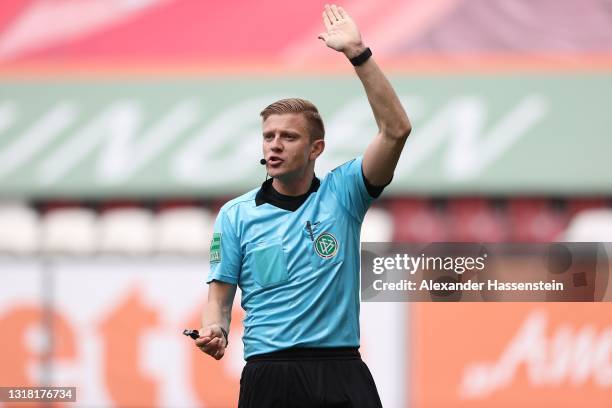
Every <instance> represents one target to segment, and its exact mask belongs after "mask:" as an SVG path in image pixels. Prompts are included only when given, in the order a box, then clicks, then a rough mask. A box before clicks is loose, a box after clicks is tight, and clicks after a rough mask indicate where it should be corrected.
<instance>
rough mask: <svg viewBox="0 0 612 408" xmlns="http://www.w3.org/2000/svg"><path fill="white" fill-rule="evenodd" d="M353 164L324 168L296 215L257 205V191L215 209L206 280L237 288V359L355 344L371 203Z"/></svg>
mask: <svg viewBox="0 0 612 408" xmlns="http://www.w3.org/2000/svg"><path fill="white" fill-rule="evenodd" d="M361 163H362V157H358V158H356V159H353V160H351V161H349V162H347V163H345V164H343V165H341V166H339V167H337V168H336V169H334V170H332V171H331V172H330V173H329V174H327V176H326V177H325V178H324V179H323V181H322V182H321V184H320V186H319V189H318V190H317V191H316V192H313V193H312V194H310V196H309V197H308V199H307V200H306V201H305V202H304V203H303V204H302V205H301V206H300V207H299V208H298V209H297V210H296V211H288V210H283V209H281V208H278V207H275V206H273V205H271V204H269V203H263V204H260V205H257V203H256V195H257V192H258V190H259V189H255V190H252V191H250V192H248V193H247V194H244V195H242V196H240V197H238V198H236V199H233V200H231V201H229V202H228V203H226V204H225V205H224V206H223V207H222V208H221V210H220V212H219V214H218V216H217V220H216V223H215V229H214V234H213V241H212V244H211V270H210V274H209V276H208V280H207V282H208V283H210V282H211V281H213V280H217V281H221V282H227V283H231V284H237V285H239V286H240V289H241V290H242V301H241V303H242V307H243V309H244V310H245V311H246V317H245V319H244V337H243V342H244V355H245V358H248V357H250V356H253V355H256V354H262V353H270V352H274V351H278V350H282V349H287V348H290V347H358V346H359V249H360V248H359V235H360V230H361V224H362V222H363V218H364V216H365V213H366V211H367V209H368V207H369V206H370V204H371V202H372V201H373V198H372V197H370V195H369V193H368V191H367V189H366V186H365V183H364V178H363V173H362V168H361Z"/></svg>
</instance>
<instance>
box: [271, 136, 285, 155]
mask: <svg viewBox="0 0 612 408" xmlns="http://www.w3.org/2000/svg"><path fill="white" fill-rule="evenodd" d="M270 149H271V150H272V151H274V152H280V151H282V150H283V143H282V140H281V138H280V135H276V136H274V138H273V139H272V140H271V141H270Z"/></svg>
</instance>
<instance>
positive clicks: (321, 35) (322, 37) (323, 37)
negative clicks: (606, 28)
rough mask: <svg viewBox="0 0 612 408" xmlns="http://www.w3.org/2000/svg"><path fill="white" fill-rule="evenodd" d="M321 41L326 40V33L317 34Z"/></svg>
mask: <svg viewBox="0 0 612 408" xmlns="http://www.w3.org/2000/svg"><path fill="white" fill-rule="evenodd" d="M317 38H319V39H321V40H323V41H327V33H321V34H319V36H318V37H317Z"/></svg>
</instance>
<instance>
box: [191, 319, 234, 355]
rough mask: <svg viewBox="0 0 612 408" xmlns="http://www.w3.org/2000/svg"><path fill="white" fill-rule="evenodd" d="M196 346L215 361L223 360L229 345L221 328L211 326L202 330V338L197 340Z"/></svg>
mask: <svg viewBox="0 0 612 408" xmlns="http://www.w3.org/2000/svg"><path fill="white" fill-rule="evenodd" d="M195 344H196V346H197V347H198V348H199V349H200V350H202V351H203V352H204V353H206V354H208V355H210V356H211V357H213V358H214V359H215V360H221V358H223V355H224V354H225V347H226V346H227V343H226V341H225V337H223V332H222V331H221V327H219V325H217V324H211V325H210V326H208V327H203V328H201V329H200V337H199V338H197V339H196V340H195Z"/></svg>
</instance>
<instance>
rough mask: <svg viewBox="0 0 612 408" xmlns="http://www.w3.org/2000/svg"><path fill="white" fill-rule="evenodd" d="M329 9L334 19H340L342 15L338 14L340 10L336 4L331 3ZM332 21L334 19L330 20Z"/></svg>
mask: <svg viewBox="0 0 612 408" xmlns="http://www.w3.org/2000/svg"><path fill="white" fill-rule="evenodd" d="M330 9H331V12H332V15H333V16H334V19H335V20H336V21H339V20H341V19H342V16H341V15H340V12H339V11H338V6H336V5H335V4H332V5H331V7H330ZM333 21H334V20H332V22H333Z"/></svg>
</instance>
